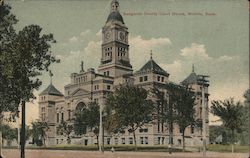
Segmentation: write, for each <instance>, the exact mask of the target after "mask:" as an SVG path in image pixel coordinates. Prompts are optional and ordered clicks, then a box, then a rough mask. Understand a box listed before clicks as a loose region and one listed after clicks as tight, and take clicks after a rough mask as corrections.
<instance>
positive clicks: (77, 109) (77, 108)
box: [75, 102, 86, 113]
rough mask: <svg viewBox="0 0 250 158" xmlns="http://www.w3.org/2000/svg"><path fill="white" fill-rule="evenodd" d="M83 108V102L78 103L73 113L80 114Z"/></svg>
mask: <svg viewBox="0 0 250 158" xmlns="http://www.w3.org/2000/svg"><path fill="white" fill-rule="evenodd" d="M85 108H86V105H85V104H84V102H80V103H78V104H77V106H76V110H75V112H76V113H79V112H82V111H83V110H84V109H85Z"/></svg>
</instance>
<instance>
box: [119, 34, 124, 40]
mask: <svg viewBox="0 0 250 158" xmlns="http://www.w3.org/2000/svg"><path fill="white" fill-rule="evenodd" d="M119 38H120V40H122V41H124V39H125V34H124V32H120V33H119Z"/></svg>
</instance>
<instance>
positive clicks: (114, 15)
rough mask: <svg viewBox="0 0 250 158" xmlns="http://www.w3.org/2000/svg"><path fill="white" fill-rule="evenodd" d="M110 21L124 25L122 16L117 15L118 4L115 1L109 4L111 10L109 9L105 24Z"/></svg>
mask: <svg viewBox="0 0 250 158" xmlns="http://www.w3.org/2000/svg"><path fill="white" fill-rule="evenodd" d="M110 21H111V22H112V21H119V22H121V23H122V24H124V21H123V18H122V15H121V14H120V13H119V2H118V1H117V0H112V2H111V8H110V14H109V16H108V18H107V21H106V23H108V22H110Z"/></svg>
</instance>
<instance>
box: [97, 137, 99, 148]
mask: <svg viewBox="0 0 250 158" xmlns="http://www.w3.org/2000/svg"><path fill="white" fill-rule="evenodd" d="M96 140H97V147H98V149H99V137H98V135H96Z"/></svg>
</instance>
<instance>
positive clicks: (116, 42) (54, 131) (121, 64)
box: [39, 0, 208, 145]
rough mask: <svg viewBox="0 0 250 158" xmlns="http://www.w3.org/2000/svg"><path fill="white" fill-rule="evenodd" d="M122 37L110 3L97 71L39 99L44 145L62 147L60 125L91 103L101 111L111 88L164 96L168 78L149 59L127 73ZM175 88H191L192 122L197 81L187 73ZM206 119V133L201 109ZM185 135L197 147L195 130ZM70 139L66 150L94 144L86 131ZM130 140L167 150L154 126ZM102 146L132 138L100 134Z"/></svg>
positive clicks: (162, 128) (164, 132)
mask: <svg viewBox="0 0 250 158" xmlns="http://www.w3.org/2000/svg"><path fill="white" fill-rule="evenodd" d="M128 34H129V32H128V27H127V26H126V25H125V22H124V20H123V17H122V15H121V14H120V12H119V2H118V1H117V0H113V1H112V2H111V10H110V14H109V15H108V18H107V20H106V23H105V25H104V26H103V28H102V45H101V51H100V53H101V54H102V55H101V59H100V65H99V67H98V69H97V70H95V69H93V68H89V69H87V70H84V69H83V66H82V67H81V70H80V71H79V73H72V74H71V75H70V78H71V82H70V83H69V84H67V85H65V87H64V94H63V93H61V92H60V91H59V90H57V89H56V88H55V87H54V85H53V84H52V83H51V84H50V85H49V86H48V87H47V88H46V89H45V90H44V91H42V92H41V93H40V95H39V116H40V121H45V122H47V123H48V125H49V130H48V131H47V137H46V142H47V145H56V144H66V143H67V137H66V136H65V135H61V133H60V132H58V127H59V124H60V122H61V121H68V120H71V119H72V118H73V117H74V113H75V112H76V111H79V110H83V109H84V108H87V105H88V103H89V102H94V101H95V102H97V103H98V104H99V105H100V106H105V99H106V97H107V94H108V93H110V92H113V91H114V89H115V87H116V86H118V85H120V84H127V83H129V84H134V85H138V86H141V87H143V88H145V89H147V90H150V89H151V88H153V86H154V87H157V88H159V89H160V90H161V91H166V89H164V85H166V84H168V83H169V82H170V80H169V76H170V74H169V73H168V72H167V71H166V70H164V69H162V68H161V67H160V66H159V65H158V64H157V62H156V61H154V59H153V58H152V55H151V57H150V58H149V60H148V61H147V62H146V63H145V64H144V65H143V66H142V67H141V69H140V70H139V71H137V72H133V67H132V65H131V64H130V58H129V41H128ZM130 45H133V43H130ZM133 53H136V52H133ZM145 53H148V52H145ZM180 84H185V85H189V86H190V87H192V88H193V90H194V92H195V94H196V100H195V101H196V106H195V110H196V114H195V115H196V116H195V117H196V118H198V119H201V118H202V115H201V111H202V110H201V109H202V107H201V103H202V98H201V91H202V85H201V84H199V82H198V75H197V74H196V73H195V72H194V70H193V71H192V72H191V74H190V75H189V76H188V77H187V78H186V79H184V80H183V82H181V83H180ZM205 98H206V99H205V100H206V104H205V105H206V107H207V105H208V104H207V103H208V85H206V86H205ZM138 115H140V114H138ZM206 119H207V121H206V122H207V123H206V127H207V128H206V129H207V133H208V108H206ZM185 135H186V139H185V141H186V145H201V144H202V130H201V128H198V127H196V126H192V127H188V128H187V129H186V131H185ZM70 137H71V144H82V145H93V144H96V143H97V140H96V137H95V135H94V133H92V132H90V131H88V132H87V133H86V134H83V135H76V134H74V132H72V134H71V136H70ZM207 137H208V135H207ZM136 138H137V142H138V144H139V145H161V144H168V143H169V131H168V128H167V126H166V125H165V123H164V122H161V121H160V120H158V121H155V122H154V123H150V124H147V125H145V126H144V127H143V128H141V129H138V130H137V131H136ZM207 140H208V139H207ZM104 143H105V144H113V145H115V144H117V145H122V144H125V145H129V144H133V135H132V133H129V132H128V130H125V132H123V133H118V134H116V135H111V134H109V133H107V132H105V134H104ZM173 143H174V145H181V144H182V136H181V131H180V129H179V127H178V125H174V130H173Z"/></svg>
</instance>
